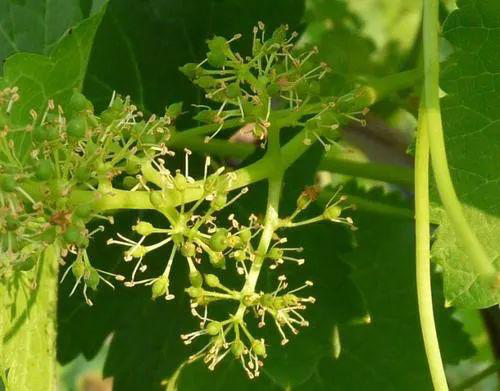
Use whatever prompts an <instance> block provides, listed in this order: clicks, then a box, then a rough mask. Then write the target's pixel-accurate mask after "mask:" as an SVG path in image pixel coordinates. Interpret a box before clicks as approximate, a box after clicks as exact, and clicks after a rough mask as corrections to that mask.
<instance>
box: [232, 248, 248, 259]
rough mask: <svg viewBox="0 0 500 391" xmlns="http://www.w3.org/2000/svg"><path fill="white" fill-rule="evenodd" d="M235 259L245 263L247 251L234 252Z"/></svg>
mask: <svg viewBox="0 0 500 391" xmlns="http://www.w3.org/2000/svg"><path fill="white" fill-rule="evenodd" d="M233 257H234V259H236V260H237V261H238V262H243V261H245V260H246V259H247V255H246V253H245V251H243V250H236V251H235V252H233Z"/></svg>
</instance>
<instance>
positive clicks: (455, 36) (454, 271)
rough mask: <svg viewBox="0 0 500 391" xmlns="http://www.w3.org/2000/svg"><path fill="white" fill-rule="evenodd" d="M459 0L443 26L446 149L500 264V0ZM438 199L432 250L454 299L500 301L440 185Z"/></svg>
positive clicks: (480, 232) (468, 207)
mask: <svg viewBox="0 0 500 391" xmlns="http://www.w3.org/2000/svg"><path fill="white" fill-rule="evenodd" d="M458 6H459V8H458V9H457V10H456V11H454V12H453V13H452V14H450V16H449V17H448V19H447V20H446V22H445V25H444V28H443V32H444V37H445V38H446V39H447V40H448V41H449V42H450V43H451V44H452V45H453V47H454V53H453V54H452V56H451V57H450V59H449V60H448V62H447V64H446V66H445V68H444V69H443V74H442V80H441V85H442V88H443V89H444V90H445V91H446V92H447V94H448V95H447V96H446V97H445V98H444V99H442V103H441V105H442V111H443V124H444V132H445V142H446V149H447V155H448V159H449V165H450V171H451V174H452V179H453V183H454V185H455V188H456V191H457V193H458V196H459V198H460V200H461V201H462V203H463V207H464V210H465V215H466V218H467V220H468V221H469V223H470V224H471V226H472V229H473V230H474V231H475V233H476V235H477V236H478V238H479V240H480V241H481V242H482V244H483V246H484V247H485V250H486V252H487V253H488V255H489V257H490V260H491V262H494V264H495V265H496V268H497V270H500V242H499V240H498V238H499V237H500V185H499V181H500V176H499V173H500V160H499V159H498V156H500V144H499V143H498V140H499V135H500V62H499V61H498V60H499V59H500V57H499V55H498V53H499V52H498V47H499V46H500V3H499V2H498V1H496V0H484V1H476V0H464V1H460V2H459V3H458ZM433 201H434V202H433V214H434V215H435V217H436V219H437V221H438V222H439V223H440V226H439V229H438V231H437V233H436V235H435V238H436V241H435V243H434V245H433V256H434V258H435V259H436V261H437V262H438V263H439V264H440V265H441V266H442V267H443V270H444V288H445V296H446V298H447V300H448V301H449V302H450V303H451V304H453V305H458V306H464V307H473V308H483V307H489V306H492V305H495V304H498V303H499V302H500V290H499V289H498V288H497V289H495V288H494V287H491V286H490V285H488V284H484V283H482V282H481V281H480V280H479V279H478V278H477V275H476V273H475V272H474V271H473V270H472V268H471V265H470V263H469V261H468V259H467V256H466V254H465V252H464V251H463V248H462V246H461V244H460V242H459V240H458V239H457V237H456V235H455V234H454V231H453V227H452V226H451V224H450V221H449V219H448V218H447V217H446V213H445V212H444V211H443V209H442V208H441V206H440V204H439V197H438V195H437V193H436V192H434V194H433Z"/></svg>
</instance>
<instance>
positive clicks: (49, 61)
mask: <svg viewBox="0 0 500 391" xmlns="http://www.w3.org/2000/svg"><path fill="white" fill-rule="evenodd" d="M104 12H105V7H103V8H102V9H101V11H100V12H98V13H97V14H95V15H94V16H92V17H90V18H88V19H86V20H84V21H83V22H81V23H80V24H78V25H77V26H75V27H74V28H73V29H70V30H68V32H67V33H66V34H65V35H64V37H63V38H62V39H61V41H60V42H59V43H58V45H57V46H55V47H54V49H53V50H52V51H51V53H50V55H49V56H46V55H43V54H35V53H16V54H13V55H12V56H10V57H9V58H7V60H6V61H5V64H4V77H3V79H4V83H5V84H7V85H10V86H17V87H18V88H19V94H20V96H21V99H20V100H19V101H18V102H17V103H16V105H14V106H13V109H12V111H11V118H12V122H13V123H16V124H26V123H29V122H31V121H32V119H31V116H30V115H29V112H30V110H32V109H33V110H36V111H38V112H39V113H40V112H43V110H45V105H46V104H47V101H48V100H49V99H54V101H56V102H58V103H59V104H61V105H62V106H63V107H64V105H65V103H66V102H68V101H69V97H70V95H71V93H72V90H73V89H74V88H78V89H81V86H82V83H83V79H84V77H85V73H86V70H87V63H88V59H89V55H90V50H91V48H92V44H93V42H94V36H95V32H96V30H97V27H98V26H99V23H100V21H101V19H102V16H103V14H104ZM19 137H20V138H19V139H17V140H16V141H17V142H16V148H17V152H18V153H19V155H20V156H23V155H24V154H25V153H26V152H27V148H28V146H29V145H30V142H29V137H31V136H30V134H28V133H27V132H23V133H21V134H19Z"/></svg>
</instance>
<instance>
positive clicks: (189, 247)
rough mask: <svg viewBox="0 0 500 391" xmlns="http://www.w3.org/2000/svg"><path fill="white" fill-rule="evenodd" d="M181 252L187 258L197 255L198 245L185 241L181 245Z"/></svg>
mask: <svg viewBox="0 0 500 391" xmlns="http://www.w3.org/2000/svg"><path fill="white" fill-rule="evenodd" d="M181 254H182V255H184V256H185V257H186V258H192V257H194V256H195V255H196V246H195V245H194V243H193V242H184V244H183V245H182V247H181Z"/></svg>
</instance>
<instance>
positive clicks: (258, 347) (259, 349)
mask: <svg viewBox="0 0 500 391" xmlns="http://www.w3.org/2000/svg"><path fill="white" fill-rule="evenodd" d="M252 350H253V351H254V352H255V354H256V355H257V356H261V357H265V356H266V345H264V340H260V339H254V340H253V341H252Z"/></svg>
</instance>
